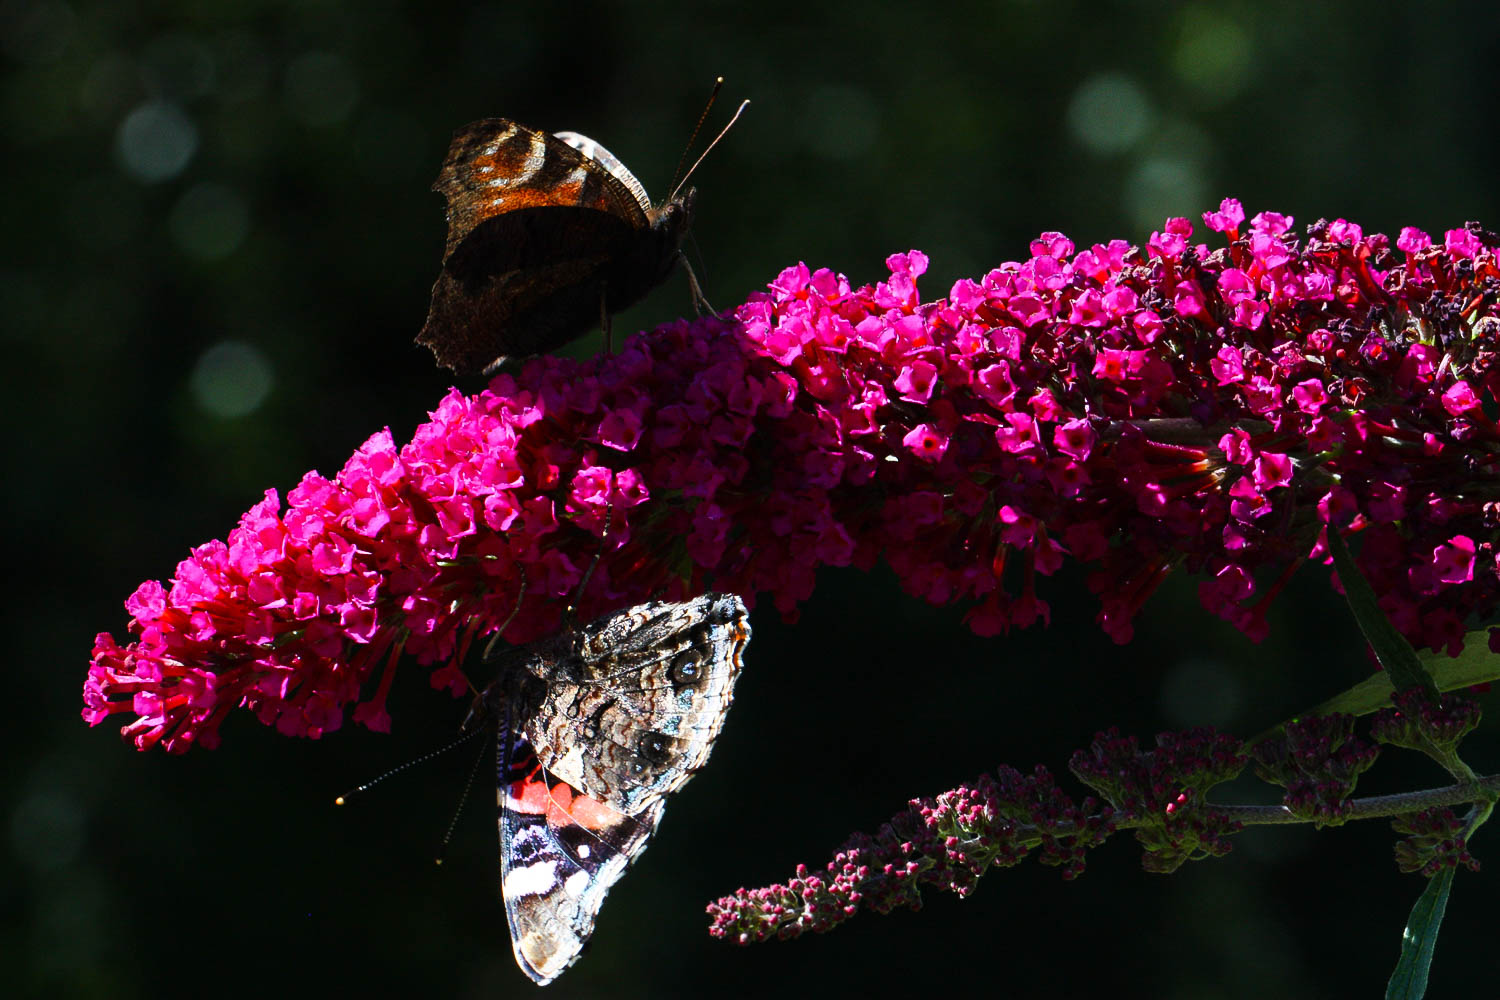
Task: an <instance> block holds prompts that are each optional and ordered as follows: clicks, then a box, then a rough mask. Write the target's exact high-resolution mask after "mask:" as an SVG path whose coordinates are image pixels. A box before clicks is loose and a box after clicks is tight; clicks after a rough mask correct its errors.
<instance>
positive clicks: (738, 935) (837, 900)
mask: <svg viewBox="0 0 1500 1000" xmlns="http://www.w3.org/2000/svg"><path fill="white" fill-rule="evenodd" d="M1098 805H1099V804H1098V803H1097V802H1096V801H1094V800H1093V799H1085V800H1083V801H1082V802H1076V803H1075V802H1074V801H1073V800H1072V799H1071V798H1069V797H1068V796H1067V795H1066V794H1065V793H1063V791H1062V790H1061V789H1059V788H1058V787H1057V785H1056V784H1055V783H1054V782H1053V780H1052V776H1051V775H1050V774H1048V773H1047V770H1046V769H1045V768H1042V767H1038V768H1037V769H1036V770H1035V771H1034V772H1033V773H1032V774H1031V775H1023V774H1021V773H1020V772H1019V771H1016V770H1014V769H1012V768H1008V767H1005V768H1001V769H1000V770H999V772H998V773H997V776H996V777H995V778H991V777H989V776H988V775H984V776H982V777H981V778H980V779H979V780H978V781H976V782H975V783H974V784H973V785H972V786H969V785H964V786H960V787H959V788H956V789H954V790H953V791H950V792H944V793H943V794H942V795H939V796H937V797H936V798H932V799H914V800H912V802H911V804H910V806H909V807H908V808H907V809H905V810H904V811H902V812H901V813H899V814H897V815H896V816H895V817H893V818H892V819H891V821H890V822H889V823H887V824H885V825H884V826H882V827H881V828H880V830H879V831H878V832H877V833H876V834H875V835H874V836H873V837H872V836H869V835H867V834H856V835H855V836H854V837H852V838H850V840H849V842H848V843H846V844H845V845H844V846H843V847H842V848H840V850H839V852H838V853H837V854H836V855H835V856H834V859H833V860H832V861H830V862H829V863H828V865H827V867H826V868H825V870H824V871H823V872H821V873H817V874H813V873H812V872H810V871H809V869H808V868H807V866H806V865H798V866H797V873H796V876H795V877H794V878H792V879H790V880H789V881H788V882H787V883H786V884H785V885H772V886H767V887H766V888H763V889H738V890H736V891H735V893H734V895H732V896H726V897H724V898H722V899H719V900H717V901H716V902H714V903H711V904H709V907H708V912H709V914H710V915H711V916H712V918H713V920H712V922H711V924H710V927H709V933H710V934H712V935H714V936H715V937H720V938H729V939H731V940H733V941H735V942H737V943H739V944H753V943H756V942H759V941H767V940H770V939H772V938H776V939H780V940H787V939H790V938H794V937H798V936H800V935H802V934H804V933H806V932H808V931H817V932H823V931H828V930H832V929H833V928H834V927H836V926H838V925H839V924H841V923H843V922H844V921H845V920H848V919H849V918H850V917H852V916H854V914H856V913H858V912H859V911H860V910H861V909H869V910H873V911H874V912H876V913H889V912H890V911H892V910H894V909H896V908H898V907H909V908H911V909H919V908H920V907H921V905H922V897H921V890H922V889H923V888H933V889H946V890H948V891H950V892H955V893H957V894H958V895H960V896H967V895H968V894H969V893H971V892H973V891H974V889H975V887H976V884H977V882H978V879H979V877H980V876H981V875H983V874H984V872H985V871H986V870H987V869H988V868H989V867H990V866H991V865H999V866H1001V867H1010V866H1012V865H1015V864H1019V863H1020V862H1021V861H1022V860H1023V859H1024V858H1025V857H1026V855H1027V854H1028V853H1029V852H1030V851H1031V850H1032V849H1033V848H1040V852H1039V860H1040V861H1041V862H1042V863H1043V864H1046V865H1052V866H1055V867H1060V868H1061V869H1062V873H1063V877H1064V878H1074V877H1076V876H1077V875H1079V874H1080V873H1081V872H1082V871H1083V858H1084V853H1085V852H1086V851H1087V850H1088V849H1089V848H1091V847H1094V846H1095V845H1097V844H1099V843H1102V842H1103V841H1104V839H1105V838H1106V837H1108V836H1109V834H1110V833H1111V832H1113V829H1114V828H1113V825H1112V824H1111V822H1110V813H1109V810H1107V809H1105V810H1103V811H1101V812H1096V810H1097V809H1098Z"/></svg>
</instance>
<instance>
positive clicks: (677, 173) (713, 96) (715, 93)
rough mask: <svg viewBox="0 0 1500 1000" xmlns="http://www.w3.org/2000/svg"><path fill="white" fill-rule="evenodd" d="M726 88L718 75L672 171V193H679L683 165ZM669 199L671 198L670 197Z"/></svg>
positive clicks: (722, 79)
mask: <svg viewBox="0 0 1500 1000" xmlns="http://www.w3.org/2000/svg"><path fill="white" fill-rule="evenodd" d="M723 88H724V78H723V77H722V76H721V77H717V78H716V79H715V80H714V89H713V90H711V91H709V94H708V103H707V104H705V105H703V113H702V114H700V115H699V116H698V124H696V125H694V126H693V134H692V135H690V136H688V141H687V145H686V146H684V147H683V150H682V155H681V156H680V157H678V158H677V169H676V170H674V171H673V172H672V185H671V186H672V194H674V195H675V194H676V193H677V188H678V186H679V185H678V183H677V179H678V178H680V177H681V176H682V165H683V164H684V163H686V162H687V158H688V154H689V153H691V152H692V151H693V143H694V142H696V141H697V140H698V133H699V132H700V131H702V129H703V123H704V122H706V121H708V113H709V112H710V111H712V110H713V107H714V101H715V100H717V99H718V97H719V91H720V90H722V89H723ZM668 200H669V201H670V200H671V199H668Z"/></svg>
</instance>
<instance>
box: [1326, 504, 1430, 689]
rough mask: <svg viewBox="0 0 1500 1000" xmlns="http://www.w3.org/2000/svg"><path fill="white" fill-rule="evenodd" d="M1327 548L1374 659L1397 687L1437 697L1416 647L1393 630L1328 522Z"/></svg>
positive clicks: (1368, 585) (1368, 584) (1373, 593)
mask: <svg viewBox="0 0 1500 1000" xmlns="http://www.w3.org/2000/svg"><path fill="white" fill-rule="evenodd" d="M1328 551H1329V553H1330V554H1331V555H1332V556H1333V566H1334V568H1335V569H1336V570H1338V574H1339V582H1340V583H1342V584H1343V585H1344V597H1345V598H1346V599H1347V600H1348V601H1349V610H1350V611H1352V612H1354V620H1355V621H1356V622H1358V623H1359V630H1360V631H1361V632H1363V633H1364V634H1365V641H1366V642H1368V643H1369V644H1370V648H1371V649H1372V650H1374V651H1375V659H1377V660H1379V661H1380V665H1381V666H1382V667H1384V668H1385V672H1386V673H1387V674H1389V675H1390V678H1391V683H1392V684H1394V685H1395V686H1396V690H1397V691H1405V690H1406V689H1408V688H1414V687H1420V688H1422V689H1423V690H1424V691H1426V692H1427V697H1428V698H1430V699H1432V700H1433V701H1436V700H1437V696H1438V689H1437V685H1436V684H1434V683H1433V682H1432V678H1431V677H1430V676H1429V675H1428V673H1427V671H1426V670H1425V669H1423V667H1422V661H1420V660H1418V659H1417V651H1416V650H1414V649H1412V648H1411V643H1409V642H1407V641H1406V637H1405V636H1404V635H1402V634H1401V633H1400V632H1397V631H1396V626H1394V625H1392V624H1391V620H1390V619H1389V618H1387V617H1386V616H1385V612H1384V611H1381V610H1380V605H1379V604H1377V603H1376V601H1375V591H1373V590H1371V589H1370V582H1369V581H1368V580H1366V579H1365V577H1364V574H1363V573H1361V572H1360V571H1359V567H1358V566H1356V565H1354V558H1353V557H1352V556H1350V555H1349V548H1348V546H1346V545H1345V544H1344V538H1343V536H1342V535H1340V534H1339V533H1338V530H1337V529H1336V528H1335V527H1334V526H1333V525H1331V524H1330V525H1329V526H1328Z"/></svg>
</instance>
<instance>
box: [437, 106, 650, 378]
mask: <svg viewBox="0 0 1500 1000" xmlns="http://www.w3.org/2000/svg"><path fill="white" fill-rule="evenodd" d="M611 159H613V157H611ZM627 173H628V172H627ZM632 180H633V178H632ZM637 186H639V185H638V184H637ZM433 190H435V191H438V192H440V193H441V194H442V195H443V197H444V198H445V199H446V200H447V204H448V238H447V243H446V246H445V248H444V252H443V266H442V270H441V271H440V272H439V274H438V279H437V281H436V283H434V285H433V287H432V303H431V306H430V307H429V309H428V314H427V322H426V324H424V325H423V327H422V331H421V333H420V334H418V336H417V343H419V344H423V345H425V346H427V347H429V348H431V349H432V351H433V353H434V354H435V355H436V356H437V360H438V363H439V364H442V365H446V366H447V367H449V368H452V369H454V370H455V371H458V372H463V373H471V372H478V371H481V370H484V369H485V368H487V367H492V366H493V365H494V364H495V363H497V362H498V361H500V360H503V359H504V358H505V357H506V356H509V355H517V356H524V355H529V354H536V353H540V352H542V351H545V350H549V349H551V348H553V347H556V346H558V345H560V344H562V343H565V342H567V341H568V340H570V339H572V337H574V336H576V335H577V334H578V333H579V332H580V331H581V330H583V329H585V328H587V327H588V325H589V324H591V323H594V322H597V321H598V319H599V311H600V302H601V298H602V296H603V293H604V289H605V288H606V287H607V285H608V284H609V280H610V277H611V275H610V274H609V269H610V265H611V263H612V262H614V261H616V260H619V259H621V258H624V257H627V256H629V254H630V252H631V250H632V248H634V247H635V246H637V245H638V244H639V242H640V240H641V238H642V237H641V234H642V233H647V232H649V231H650V226H651V223H650V220H648V218H647V214H646V210H645V209H644V208H643V207H642V206H641V204H640V203H639V202H638V201H637V199H636V196H635V194H634V192H633V191H632V189H631V188H629V187H627V185H626V184H625V183H624V182H623V181H622V180H621V179H620V177H618V176H616V175H615V174H614V173H612V172H611V171H610V170H609V169H608V167H607V166H606V165H604V164H602V163H600V162H598V161H596V160H594V159H591V158H590V157H589V156H587V155H585V153H583V152H581V151H580V150H579V149H577V148H575V147H574V146H572V145H570V144H569V143H567V142H565V141H563V140H562V139H559V138H557V137H556V136H552V135H548V134H547V133H545V132H538V131H536V130H535V129H529V128H526V127H525V126H524V125H519V124H517V123H516V122H513V121H510V120H508V119H505V118H486V119H484V120H482V121H477V122H473V123H471V124H469V125H467V126H465V127H464V128H462V129H460V130H459V131H458V132H457V133H455V135H454V137H453V143H452V145H451V146H450V147H449V149H448V157H447V159H446V160H445V161H444V163H443V169H442V171H441V172H440V173H439V174H438V179H437V183H435V184H434V185H433Z"/></svg>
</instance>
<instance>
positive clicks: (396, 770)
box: [333, 729, 480, 806]
mask: <svg viewBox="0 0 1500 1000" xmlns="http://www.w3.org/2000/svg"><path fill="white" fill-rule="evenodd" d="M479 732H480V730H478V729H472V730H470V731H469V732H467V733H464V734H463V735H461V736H459V737H458V739H456V740H454V741H453V742H452V743H449V744H447V745H446V746H441V747H438V748H437V749H436V750H433V751H430V752H428V753H424V754H423V755H422V756H420V757H416V758H413V759H412V760H409V761H407V762H406V763H405V764H401V765H399V766H397V767H393V768H391V769H390V770H389V771H387V772H385V773H384V774H382V775H380V776H378V777H376V778H373V779H372V780H370V781H367V782H365V783H364V784H363V785H359V786H358V787H355V788H351V789H349V790H348V791H347V792H345V793H344V794H343V795H340V796H339V797H338V798H336V799H334V800H333V804H334V805H336V806H342V805H346V804H348V801H349V799H350V798H352V797H353V796H355V795H358V794H359V793H360V792H367V791H369V790H370V789H372V788H374V787H375V786H376V785H378V784H380V783H381V782H382V781H384V780H385V779H386V778H390V777H393V776H395V775H398V774H400V773H401V772H402V771H405V770H406V769H407V768H409V767H416V766H417V765H418V764H425V763H426V762H427V761H429V760H432V759H433V758H434V757H441V756H442V755H443V754H445V753H447V752H448V751H449V750H452V749H454V748H455V747H458V746H460V745H462V744H464V743H467V742H469V740H471V739H473V738H474V737H475V735H477V734H478V733H479Z"/></svg>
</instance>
